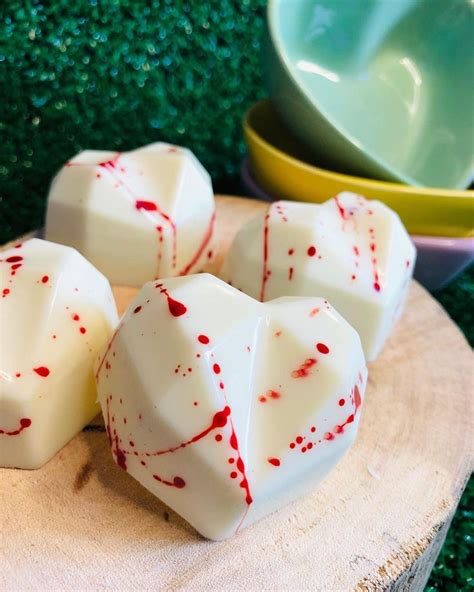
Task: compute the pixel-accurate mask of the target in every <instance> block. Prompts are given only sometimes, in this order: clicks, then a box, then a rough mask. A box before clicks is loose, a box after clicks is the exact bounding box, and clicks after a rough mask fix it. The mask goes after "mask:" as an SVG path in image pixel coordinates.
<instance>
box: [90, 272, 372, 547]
mask: <svg viewBox="0 0 474 592" xmlns="http://www.w3.org/2000/svg"><path fill="white" fill-rule="evenodd" d="M366 377H367V374H366V367H365V361H364V356H363V353H362V347H361V345H360V339H359V336H358V335H357V333H356V331H355V330H354V329H353V328H352V327H351V326H350V325H349V324H348V323H347V322H346V321H345V320H344V319H343V318H342V317H341V316H340V315H339V314H338V313H337V312H336V311H335V310H334V309H333V308H332V307H331V306H330V305H329V304H328V303H327V302H326V301H325V300H322V299H320V298H280V299H278V300H274V301H272V302H268V303H265V304H262V303H260V302H258V301H256V300H254V299H253V298H250V297H249V296H247V295H245V294H243V293H241V292H239V291H238V290H236V289H235V288H233V287H231V286H229V285H228V284H225V283H224V282H222V281H221V280H219V279H217V278H215V277H213V276H211V275H209V274H200V275H195V276H188V277H185V278H172V279H167V280H164V281H163V282H150V283H148V284H146V285H145V286H144V288H143V289H142V291H141V292H140V293H139V294H138V296H137V297H136V298H135V300H134V301H133V303H132V304H131V306H130V308H129V309H128V311H127V313H126V314H125V316H124V318H123V319H122V321H121V323H120V325H119V327H118V329H117V331H116V333H115V335H114V337H113V338H112V340H111V342H110V343H109V345H108V346H107V348H106V350H105V351H104V353H103V355H102V357H101V358H100V360H99V362H98V367H97V374H96V378H97V382H98V393H99V400H100V403H101V406H102V411H103V414H104V419H105V425H106V428H107V432H108V436H109V441H110V444H111V447H112V452H113V455H114V458H115V461H116V462H117V464H118V465H119V466H121V467H122V468H123V469H125V470H127V471H128V472H129V473H130V474H131V475H133V476H134V477H135V478H136V479H137V480H138V481H139V482H140V483H141V484H142V485H144V486H145V487H146V488H147V489H149V490H150V491H151V492H152V493H154V494H155V495H156V496H158V497H159V498H160V499H162V500H163V501H164V502H165V503H167V504H168V505H169V506H170V507H172V508H173V509H174V510H175V511H176V512H178V513H179V514H181V515H182V516H183V517H184V518H185V519H186V520H188V521H189V522H190V523H191V524H192V525H193V526H194V527H195V528H196V529H197V530H198V531H199V532H200V533H201V534H202V535H204V536H205V537H208V538H210V539H224V538H226V537H229V536H231V535H232V534H234V533H235V532H236V531H237V530H239V529H240V528H243V527H245V526H247V525H249V524H251V523H252V522H254V521H255V520H257V519H259V518H261V517H262V516H264V515H265V514H268V513H269V512H272V511H274V510H276V509H277V508H279V507H281V506H282V505H284V504H286V503H288V502H289V501H291V500H293V499H294V498H296V497H297V496H299V495H302V494H304V493H306V492H308V491H310V490H311V489H312V488H314V487H315V485H317V483H318V482H319V481H320V480H321V479H322V478H323V477H324V476H325V475H326V473H327V472H328V471H329V470H330V469H331V468H332V467H334V465H335V464H336V463H337V462H338V461H339V459H340V458H341V456H342V455H343V454H344V452H345V451H346V450H347V449H348V447H349V446H350V445H351V443H352V442H353V440H354V438H355V435H356V431H357V426H358V423H359V416H360V412H359V411H360V406H361V399H362V396H363V393H364V389H365V384H366Z"/></svg>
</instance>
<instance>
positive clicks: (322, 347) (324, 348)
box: [316, 343, 329, 354]
mask: <svg viewBox="0 0 474 592" xmlns="http://www.w3.org/2000/svg"><path fill="white" fill-rule="evenodd" d="M316 349H317V350H318V352H319V353H320V354H328V353H329V347H328V346H327V345H325V344H324V343H317V344H316Z"/></svg>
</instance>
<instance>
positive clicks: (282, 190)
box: [243, 100, 474, 237]
mask: <svg viewBox="0 0 474 592" xmlns="http://www.w3.org/2000/svg"><path fill="white" fill-rule="evenodd" d="M243 125H244V135H245V140H246V142H247V145H248V149H249V155H250V161H251V166H252V173H253V176H254V177H255V179H256V181H257V182H258V183H259V184H260V185H261V187H262V188H263V189H264V190H265V191H266V192H267V193H268V194H270V195H272V196H274V197H275V198H278V199H290V200H297V201H309V202H316V203H319V202H323V201H326V200H327V199H329V198H330V197H333V196H334V195H336V194H337V193H339V192H341V191H354V192H355V193H360V194H361V195H364V196H365V197H368V198H369V199H379V200H380V201H383V202H384V203H386V204H387V205H388V206H389V207H391V208H392V209H394V210H395V211H396V212H398V214H399V215H400V217H401V219H402V220H403V222H404V224H405V226H406V227H407V229H408V231H409V232H410V233H411V234H422V235H423V234H424V235H430V236H449V237H465V236H473V235H474V191H454V190H453V191H451V190H449V189H431V188H425V187H423V188H421V187H411V186H409V185H402V184H398V183H387V182H384V181H374V180H371V179H364V178H362V177H353V176H350V175H345V174H342V173H336V172H333V171H329V170H325V169H323V168H320V167H318V166H315V165H314V164H309V163H310V162H311V155H310V153H308V151H307V150H306V149H305V148H303V147H302V146H301V143H300V142H299V141H298V140H297V139H296V138H295V137H294V136H292V135H291V133H290V132H289V131H288V130H287V129H286V128H285V127H284V125H283V124H282V123H281V121H280V120H279V119H278V116H277V114H276V112H275V111H274V109H273V107H272V105H271V102H270V101H269V100H265V101H260V102H258V103H256V104H255V105H254V106H253V107H251V108H250V109H249V110H248V111H247V113H246V114H245V117H244V124H243Z"/></svg>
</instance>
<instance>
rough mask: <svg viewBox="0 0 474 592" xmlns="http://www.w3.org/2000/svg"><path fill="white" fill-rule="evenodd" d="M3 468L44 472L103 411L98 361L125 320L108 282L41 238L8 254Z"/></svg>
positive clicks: (1, 376)
mask: <svg viewBox="0 0 474 592" xmlns="http://www.w3.org/2000/svg"><path fill="white" fill-rule="evenodd" d="M0 293H1V298H0V324H1V344H0V345H1V347H0V466H2V467H17V468H22V469H36V468H38V467H40V466H41V465H43V464H44V463H45V462H47V461H48V460H49V459H50V458H51V457H52V456H53V455H54V454H55V453H56V452H57V451H58V450H59V449H60V448H62V446H64V444H66V443H67V442H68V441H69V440H70V439H71V438H72V437H73V436H74V435H75V434H76V433H77V432H79V431H80V430H81V429H82V428H83V427H84V425H86V424H87V423H88V422H89V421H90V420H91V419H92V418H93V417H94V416H95V415H96V414H97V413H98V412H99V406H98V405H97V403H96V388H95V382H94V369H93V365H94V360H95V359H96V358H97V355H98V352H99V350H101V349H102V348H103V347H104V345H105V344H106V343H107V341H108V339H109V338H110V336H111V333H112V331H113V329H114V328H115V326H116V324H117V322H118V318H117V311H116V307H115V302H114V300H113V297H112V292H111V290H110V286H109V283H108V281H107V280H106V278H105V277H104V276H103V275H102V274H101V273H99V272H98V271H97V270H96V269H95V268H94V267H93V266H92V265H91V264H90V263H89V262H88V261H86V260H85V259H84V257H82V256H81V255H79V253H78V252H77V251H75V250H74V249H71V248H70V247H64V246H61V245H56V244H54V243H50V242H47V241H42V240H38V239H32V240H29V241H27V242H25V243H23V244H19V245H17V246H16V247H15V248H12V249H9V250H8V251H4V252H3V253H0Z"/></svg>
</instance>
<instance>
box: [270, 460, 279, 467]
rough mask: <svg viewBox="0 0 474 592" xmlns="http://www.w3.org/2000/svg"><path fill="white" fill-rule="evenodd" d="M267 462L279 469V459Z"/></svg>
mask: <svg viewBox="0 0 474 592" xmlns="http://www.w3.org/2000/svg"><path fill="white" fill-rule="evenodd" d="M268 462H269V463H270V464H271V465H273V466H274V467H279V466H280V464H281V463H280V459H279V458H269V459H268Z"/></svg>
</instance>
